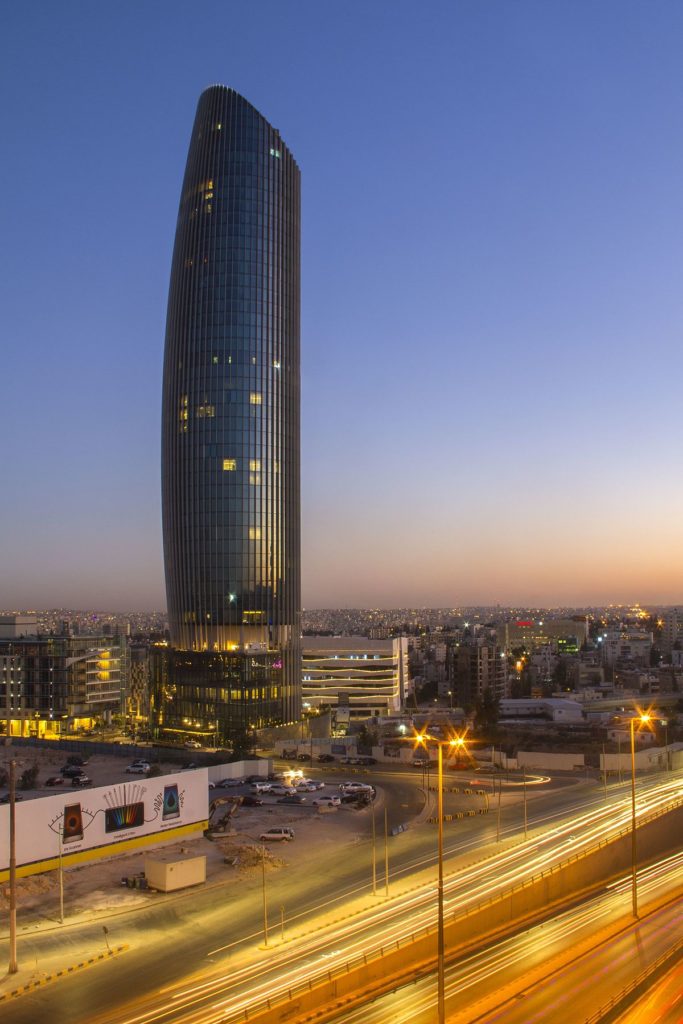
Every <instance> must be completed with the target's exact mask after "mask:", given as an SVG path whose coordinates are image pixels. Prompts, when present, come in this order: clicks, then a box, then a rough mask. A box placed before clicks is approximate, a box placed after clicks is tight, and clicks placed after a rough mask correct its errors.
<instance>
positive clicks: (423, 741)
mask: <svg viewBox="0 0 683 1024" xmlns="http://www.w3.org/2000/svg"><path fill="white" fill-rule="evenodd" d="M415 740H416V742H417V743H418V744H420V745H422V746H424V747H425V748H426V746H427V741H428V740H429V742H430V743H433V744H435V746H436V748H437V750H438V758H439V759H438V786H437V801H436V806H437V812H436V813H437V826H438V827H437V832H438V837H439V838H438V865H439V875H438V884H437V908H438V910H437V954H436V960H437V964H436V968H437V1004H438V1017H437V1019H438V1024H445V1020H446V982H445V969H444V960H445V957H444V935H443V748H444V747H447V748H448V749H449V750H458V749H460V750H462V749H463V748H464V747H465V739H464V737H463V736H456V737H454V738H453V739H450V740H440V739H437V738H436V737H434V736H429V735H428V734H427V733H418V734H417V735H416V737H415Z"/></svg>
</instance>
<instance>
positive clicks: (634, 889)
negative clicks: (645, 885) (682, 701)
mask: <svg viewBox="0 0 683 1024" xmlns="http://www.w3.org/2000/svg"><path fill="white" fill-rule="evenodd" d="M650 720H651V717H650V715H649V714H644V715H643V714H641V715H639V716H638V717H637V718H632V719H631V722H630V725H631V898H632V903H633V916H634V917H638V872H637V859H638V855H637V849H636V740H635V725H636V722H638V723H639V724H640V725H646V724H647V723H648V722H649V721H650Z"/></svg>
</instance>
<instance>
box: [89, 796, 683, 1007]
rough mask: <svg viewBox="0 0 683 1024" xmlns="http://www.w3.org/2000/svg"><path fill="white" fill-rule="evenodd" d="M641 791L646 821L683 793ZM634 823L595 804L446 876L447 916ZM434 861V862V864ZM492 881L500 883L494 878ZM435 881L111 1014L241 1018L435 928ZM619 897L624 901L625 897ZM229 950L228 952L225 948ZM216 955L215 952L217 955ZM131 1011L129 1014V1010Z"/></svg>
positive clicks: (626, 810)
mask: <svg viewBox="0 0 683 1024" xmlns="http://www.w3.org/2000/svg"><path fill="white" fill-rule="evenodd" d="M645 788H646V787H645V786H642V787H641V793H640V794H639V800H638V815H639V817H642V816H643V815H645V814H648V813H651V812H652V811H654V810H657V809H660V808H661V807H663V806H665V805H666V804H667V803H670V802H671V801H672V799H674V798H675V797H680V796H681V795H682V789H683V787H682V784H681V782H678V781H676V780H668V781H667V782H665V783H662V782H661V781H660V780H657V781H656V782H655V783H653V784H652V785H651V786H649V787H647V791H645V792H643V790H645ZM629 822H630V803H629V800H628V798H625V796H622V797H620V798H619V799H618V800H617V801H616V803H610V802H607V803H603V804H602V805H598V806H593V807H592V808H591V809H590V810H588V811H586V812H585V813H582V814H579V815H577V816H574V817H573V818H572V819H571V820H570V821H568V822H565V823H564V824H563V825H557V824H555V825H554V826H553V828H552V830H551V831H550V832H549V833H546V834H544V835H542V836H540V837H530V838H529V839H528V840H527V841H526V842H520V843H519V844H518V845H517V846H515V847H514V848H512V849H508V850H504V851H502V852H500V853H499V854H498V855H494V856H492V857H490V858H488V859H487V860H485V861H483V862H481V863H479V864H475V865H472V866H470V867H468V868H465V869H462V870H460V871H459V872H458V873H457V874H456V875H453V876H452V877H451V878H449V879H448V881H447V884H446V889H445V908H446V913H447V914H448V913H453V912H454V911H455V910H456V909H457V911H458V913H461V912H463V911H464V910H466V909H467V908H468V907H471V906H472V905H473V904H476V903H477V902H479V901H481V900H482V899H486V898H490V897H491V896H493V895H494V894H495V893H496V892H500V891H502V890H505V889H507V888H509V887H510V886H512V885H513V884H518V883H519V882H521V881H522V880H523V879H525V878H529V877H530V876H531V875H534V874H538V873H540V872H541V871H544V870H548V869H549V868H550V867H552V866H553V865H555V864H557V863H558V861H560V860H562V859H565V858H566V856H567V855H568V854H569V853H572V854H575V853H578V852H580V851H581V850H585V849H586V848H588V847H590V846H592V845H594V844H595V843H596V842H597V841H599V840H603V839H605V838H608V837H609V836H613V835H614V834H616V833H617V832H619V831H620V830H621V829H623V828H624V827H625V826H627V825H628V824H629ZM432 863H433V860H432ZM492 879H494V880H492ZM433 892H434V883H433V881H430V882H429V883H426V884H423V885H421V886H419V887H416V888H415V890H414V891H412V892H408V893H406V894H404V895H403V896H401V897H397V898H394V899H391V900H390V901H389V902H386V903H383V904H381V905H377V906H375V907H374V908H372V909H370V910H368V911H366V912H365V913H363V914H362V915H361V916H356V917H354V918H352V919H350V920H349V921H348V922H337V923H331V924H329V925H327V926H325V927H321V928H320V930H318V931H316V932H314V933H313V934H311V935H308V936H301V937H300V938H298V939H295V940H294V942H292V943H288V944H287V945H286V946H285V947H280V948H279V949H278V948H276V949H274V950H273V951H272V952H269V953H268V954H267V959H266V957H265V956H264V955H263V953H262V954H261V956H260V959H259V961H258V962H257V963H250V964H246V965H244V966H242V967H233V966H231V967H230V970H229V973H225V974H219V975H218V976H213V977H211V978H208V979H207V980H205V981H201V982H197V983H196V984H193V985H184V986H182V987H177V986H176V987H173V988H171V989H169V990H166V991H164V992H163V993H160V996H161V998H163V999H165V1000H166V1004H165V1005H164V1006H163V1007H159V1006H156V1007H155V1008H154V1009H149V1010H147V1011H142V1012H138V1013H136V1014H134V1015H132V1016H127V1015H120V1016H118V1017H113V1016H109V1017H108V1018H107V1019H108V1020H109V1021H114V1020H116V1021H117V1022H118V1024H160V1022H171V1021H179V1020H182V1021H183V1024H200V1022H201V1024H215V1022H218V1021H221V1020H225V1019H228V1018H229V1019H233V1018H235V1019H238V1015H239V1014H240V1013H241V1012H243V1011H244V1010H245V1009H248V1008H249V1007H254V1006H257V1005H259V1004H260V1003H265V1001H266V1000H267V999H272V1000H274V1001H275V1000H277V999H279V998H280V999H284V998H286V997H287V993H288V991H289V990H290V989H292V990H294V989H297V988H299V987H301V986H303V985H305V984H307V983H308V982H312V981H313V980H314V979H315V978H317V977H319V976H321V975H322V974H324V973H326V972H327V971H328V970H334V969H336V968H338V967H340V966H342V965H343V964H345V963H347V962H350V961H353V960H355V959H357V958H358V957H361V956H362V955H363V954H368V955H371V954H372V953H373V952H376V951H378V950H379V949H380V948H381V947H383V946H385V947H386V946H390V945H392V944H394V943H396V942H397V941H398V942H400V941H402V940H405V939H406V938H408V937H409V936H410V935H411V934H414V933H417V932H420V931H421V930H422V929H426V928H430V927H432V926H433V923H434V909H433ZM614 898H615V899H623V897H622V896H621V894H620V893H615V894H614ZM222 948H223V949H225V948H226V947H222ZM213 952H214V953H215V952H216V951H213ZM129 1012H130V1011H129Z"/></svg>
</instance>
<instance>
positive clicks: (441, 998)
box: [436, 743, 446, 1024]
mask: <svg viewBox="0 0 683 1024" xmlns="http://www.w3.org/2000/svg"><path fill="white" fill-rule="evenodd" d="M437 750H438V752H439V760H438V768H439V783H438V794H437V802H436V806H437V818H438V833H439V842H438V857H439V880H438V886H437V893H438V895H437V899H438V917H437V975H438V980H437V986H438V992H437V1000H438V1020H439V1024H445V1020H446V981H445V976H444V936H443V747H442V744H441V743H439V744H438V746H437Z"/></svg>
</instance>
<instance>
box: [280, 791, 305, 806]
mask: <svg viewBox="0 0 683 1024" xmlns="http://www.w3.org/2000/svg"><path fill="white" fill-rule="evenodd" d="M278 803H279V804H305V803H306V797H305V796H300V795H299V794H298V793H294V794H293V795H292V796H281V797H279V799H278Z"/></svg>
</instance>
